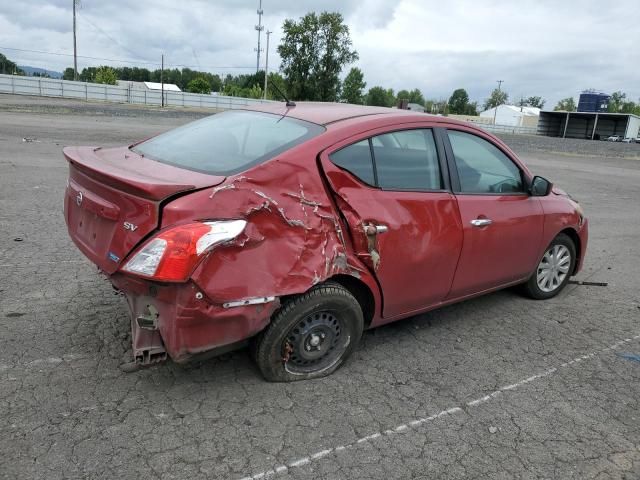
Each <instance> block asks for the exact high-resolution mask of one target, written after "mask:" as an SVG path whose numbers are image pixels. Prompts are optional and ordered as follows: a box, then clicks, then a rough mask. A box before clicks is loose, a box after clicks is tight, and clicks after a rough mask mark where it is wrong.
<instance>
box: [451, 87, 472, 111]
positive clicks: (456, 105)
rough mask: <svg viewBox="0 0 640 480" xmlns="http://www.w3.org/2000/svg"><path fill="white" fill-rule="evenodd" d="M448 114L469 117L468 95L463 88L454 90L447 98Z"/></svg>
mask: <svg viewBox="0 0 640 480" xmlns="http://www.w3.org/2000/svg"><path fill="white" fill-rule="evenodd" d="M449 112H450V113H453V114H457V115H469V113H468V112H469V94H468V93H467V91H466V90H465V89H464V88H458V89H456V90H454V91H453V93H452V94H451V97H449Z"/></svg>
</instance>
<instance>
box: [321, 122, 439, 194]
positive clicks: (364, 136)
mask: <svg viewBox="0 0 640 480" xmlns="http://www.w3.org/2000/svg"><path fill="white" fill-rule="evenodd" d="M396 126H397V125H393V126H392V127H396ZM388 128H389V127H381V128H376V129H374V130H373V131H371V130H369V131H367V132H362V133H361V134H358V135H357V136H356V137H355V138H351V139H348V140H347V141H349V143H347V144H345V145H342V144H341V143H342V142H341V143H340V144H339V145H340V146H339V147H337V148H333V147H331V148H329V149H327V150H325V154H326V156H327V159H328V160H329V161H330V162H331V164H332V165H334V166H335V167H336V168H339V169H340V170H343V171H345V172H347V173H349V174H350V175H352V176H353V178H355V179H356V180H357V181H358V183H360V184H362V185H363V186H365V187H367V188H370V189H373V190H379V191H381V192H419V193H443V192H445V193H451V183H450V180H449V174H448V170H449V166H448V163H447V159H446V150H445V145H444V143H443V141H442V138H441V136H442V135H441V132H440V131H439V130H444V129H443V128H442V127H437V126H435V125H411V126H406V127H405V128H394V129H393V130H389V129H388ZM408 130H431V133H432V135H433V141H434V143H435V147H436V155H437V157H438V167H439V170H440V184H441V185H442V188H439V189H426V188H424V189H423V188H382V187H380V184H379V182H378V168H377V165H376V159H375V153H374V150H373V138H374V137H378V136H380V135H386V134H390V133H396V132H402V131H408ZM363 140H368V141H369V155H370V158H371V164H372V168H373V178H374V181H375V183H376V184H375V185H370V184H368V183H366V182H364V181H363V180H362V179H361V178H360V177H358V176H356V175H355V174H353V173H351V172H350V171H349V170H347V169H346V168H343V167H341V166H340V165H337V164H335V163H333V161H332V160H331V155H333V154H334V153H336V152H338V151H340V150H342V149H345V148H348V147H350V146H352V145H355V144H356V143H359V142H362V141H363Z"/></svg>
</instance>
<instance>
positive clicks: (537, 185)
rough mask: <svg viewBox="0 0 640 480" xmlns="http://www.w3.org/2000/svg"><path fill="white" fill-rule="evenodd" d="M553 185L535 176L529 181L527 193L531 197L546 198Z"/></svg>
mask: <svg viewBox="0 0 640 480" xmlns="http://www.w3.org/2000/svg"><path fill="white" fill-rule="evenodd" d="M552 188H553V183H551V182H550V181H549V180H547V179H546V178H543V177H538V176H537V175H536V176H535V177H533V180H531V186H530V187H529V193H530V194H531V196H532V197H546V196H547V195H549V194H550V193H551V189H552Z"/></svg>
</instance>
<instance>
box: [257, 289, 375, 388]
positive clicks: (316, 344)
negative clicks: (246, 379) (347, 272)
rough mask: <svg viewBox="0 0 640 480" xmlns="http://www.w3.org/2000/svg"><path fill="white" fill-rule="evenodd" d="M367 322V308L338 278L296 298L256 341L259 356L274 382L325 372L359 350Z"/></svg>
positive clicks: (280, 311)
mask: <svg viewBox="0 0 640 480" xmlns="http://www.w3.org/2000/svg"><path fill="white" fill-rule="evenodd" d="M363 327H364V320H363V316H362V309H361V308H360V304H359V303H358V301H357V300H356V299H355V298H354V297H353V295H351V293H350V292H349V291H348V290H347V289H345V288H344V287H342V286H341V285H338V284H336V283H327V284H323V285H318V286H316V287H314V288H312V289H311V290H309V291H308V292H307V293H305V294H304V295H300V296H297V297H294V298H292V299H290V300H289V301H288V302H287V303H285V304H284V305H283V307H282V308H281V309H280V310H279V311H278V312H276V313H275V314H274V317H273V319H272V321H271V324H270V325H269V326H268V327H267V328H266V329H265V330H264V331H263V332H262V333H261V334H260V335H259V336H258V338H257V339H256V341H255V342H254V345H253V349H254V358H255V360H256V363H257V365H258V368H259V369H260V371H261V372H262V374H263V375H264V377H265V378H266V379H267V380H269V381H276V382H290V381H295V380H305V379H309V378H319V377H324V376H326V375H329V374H331V373H333V372H334V371H335V370H337V369H338V368H339V367H340V365H342V363H343V362H344V361H345V360H346V359H347V357H348V356H349V355H351V353H352V352H353V351H354V350H355V348H356V346H357V345H358V342H359V341H360V337H361V336H362V330H363Z"/></svg>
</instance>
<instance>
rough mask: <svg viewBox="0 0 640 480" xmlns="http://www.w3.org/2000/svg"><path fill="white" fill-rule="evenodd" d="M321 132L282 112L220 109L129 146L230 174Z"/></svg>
mask: <svg viewBox="0 0 640 480" xmlns="http://www.w3.org/2000/svg"><path fill="white" fill-rule="evenodd" d="M323 131H324V127H321V126H320V125H316V124H314V123H309V122H305V121H302V120H298V119H295V118H290V117H283V116H282V115H273V114H270V113H262V112H250V111H234V112H224V113H219V114H217V115H212V116H210V117H207V118H203V119H202V120H197V121H195V122H192V123H189V124H187V125H183V126H182V127H178V128H176V129H174V130H170V131H168V132H166V133H163V134H160V135H158V136H157V137H154V138H151V139H149V140H147V141H145V142H142V143H140V144H138V145H136V146H135V147H134V148H133V151H134V152H136V153H139V154H141V155H144V156H145V157H149V158H151V159H153V160H156V161H158V162H162V163H168V164H170V165H175V166H178V167H181V168H186V169H189V170H194V171H197V172H202V173H208V174H212V175H232V174H234V173H238V172H242V171H243V170H246V169H247V168H249V167H251V166H253V165H257V164H258V163H261V162H264V161H266V160H268V159H270V158H273V157H275V156H276V155H278V154H279V153H282V152H284V151H285V150H288V149H290V148H292V147H295V146H296V145H299V144H301V143H303V142H304V141H306V140H308V139H310V138H312V137H315V136H316V135H318V134H320V133H322V132H323Z"/></svg>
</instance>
